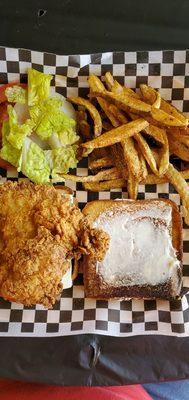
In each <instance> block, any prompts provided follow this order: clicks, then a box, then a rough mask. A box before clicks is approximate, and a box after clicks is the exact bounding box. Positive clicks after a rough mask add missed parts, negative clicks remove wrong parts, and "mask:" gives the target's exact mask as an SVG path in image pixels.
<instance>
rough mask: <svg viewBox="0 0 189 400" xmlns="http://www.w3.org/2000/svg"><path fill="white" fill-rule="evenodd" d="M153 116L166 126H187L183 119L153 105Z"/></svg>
mask: <svg viewBox="0 0 189 400" xmlns="http://www.w3.org/2000/svg"><path fill="white" fill-rule="evenodd" d="M151 116H152V118H153V119H154V120H155V121H158V122H159V123H161V124H162V125H164V126H168V127H169V126H170V127H172V126H183V127H184V126H186V125H185V123H183V122H182V121H181V120H179V119H177V118H175V117H174V116H173V115H170V114H167V113H166V112H165V111H163V110H160V109H157V108H155V107H153V106H152V107H151Z"/></svg>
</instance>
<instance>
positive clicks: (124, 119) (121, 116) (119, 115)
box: [109, 104, 137, 125]
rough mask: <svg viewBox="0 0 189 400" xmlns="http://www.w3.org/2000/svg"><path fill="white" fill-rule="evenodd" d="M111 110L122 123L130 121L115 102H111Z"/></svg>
mask: <svg viewBox="0 0 189 400" xmlns="http://www.w3.org/2000/svg"><path fill="white" fill-rule="evenodd" d="M109 110H110V111H111V113H112V114H113V115H114V116H115V117H116V118H117V119H118V120H119V122H120V125H121V124H126V123H127V122H128V119H127V117H126V116H125V114H124V113H123V112H122V111H120V110H119V108H117V107H116V106H115V105H114V104H110V105H109ZM136 117H137V116H136ZM136 119H137V118H136Z"/></svg>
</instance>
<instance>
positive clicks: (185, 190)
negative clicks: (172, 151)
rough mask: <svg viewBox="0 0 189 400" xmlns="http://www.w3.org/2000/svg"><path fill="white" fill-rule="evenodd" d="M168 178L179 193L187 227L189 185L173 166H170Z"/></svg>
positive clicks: (188, 222)
mask: <svg viewBox="0 0 189 400" xmlns="http://www.w3.org/2000/svg"><path fill="white" fill-rule="evenodd" d="M166 176H167V177H168V179H169V181H170V182H171V183H172V185H173V186H174V187H175V189H176V190H177V192H178V193H179V195H180V197H181V199H182V203H183V211H184V219H185V222H186V224H187V225H189V187H188V183H187V182H186V181H185V179H184V178H183V177H182V175H181V174H180V172H179V171H177V170H176V168H174V167H173V165H172V164H169V168H168V170H167V172H166Z"/></svg>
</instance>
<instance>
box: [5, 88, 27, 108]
mask: <svg viewBox="0 0 189 400" xmlns="http://www.w3.org/2000/svg"><path fill="white" fill-rule="evenodd" d="M5 96H6V97H7V100H8V101H9V102H10V103H21V104H25V103H26V98H27V91H26V89H24V88H22V87H21V86H17V85H15V86H11V87H8V88H7V89H6V90H5Z"/></svg>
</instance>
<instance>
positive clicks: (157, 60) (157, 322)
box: [0, 48, 189, 337]
mask: <svg viewBox="0 0 189 400" xmlns="http://www.w3.org/2000/svg"><path fill="white" fill-rule="evenodd" d="M29 67H33V68H36V69H37V70H39V71H43V72H46V73H50V74H52V75H53V76H54V79H53V83H52V85H53V86H55V87H56V91H57V92H58V93H61V94H62V95H64V96H71V95H78V94H79V95H80V96H86V95H87V93H88V84H87V78H88V76H89V74H90V73H93V74H96V75H98V76H101V75H104V73H105V72H106V71H111V72H112V74H113V75H114V77H115V78H116V79H117V80H118V81H119V82H120V83H122V84H124V83H126V84H127V85H128V86H130V87H131V88H138V87H139V84H140V83H147V84H149V85H151V86H153V87H155V88H158V89H160V93H161V95H162V96H163V97H164V99H166V100H171V101H172V103H173V105H175V106H176V107H178V108H179V109H180V110H182V111H184V112H186V113H187V112H189V51H150V52H147V51H145V52H126V53H124V52H120V53H104V54H92V55H81V56H79V55H76V56H61V55H55V54H49V53H41V52H36V51H30V50H25V49H11V48H0V84H4V83H7V82H11V81H21V82H26V81H27V68H29ZM75 172H76V173H77V174H78V175H87V173H88V170H87V160H86V159H85V160H82V162H80V163H79V165H78V167H77V169H76V171H75ZM0 175H1V178H0V183H4V182H5V181H6V180H23V179H26V178H24V177H23V176H22V175H21V174H18V173H17V172H16V171H15V169H14V168H12V169H11V170H9V171H4V170H0ZM66 183H67V185H68V186H70V187H71V188H72V189H74V190H75V195H76V198H77V200H78V202H79V206H80V207H81V208H83V206H84V205H85V203H86V202H87V201H91V200H96V199H115V198H127V193H126V192H122V190H121V189H120V190H115V189H114V190H111V191H106V192H100V193H90V192H86V191H84V190H83V188H82V185H81V184H80V183H73V182H66ZM162 197H163V198H169V199H171V200H173V201H175V202H176V203H177V204H178V205H180V198H179V195H178V194H177V193H176V192H175V190H174V188H173V187H172V185H170V184H161V185H146V186H144V185H141V186H140V187H139V195H138V198H139V199H149V198H162ZM183 233H184V277H183V292H184V295H183V297H182V299H180V300H174V301H171V302H169V301H164V300H157V301H156V300H128V301H125V300H124V301H118V300H112V301H103V300H93V299H88V298H85V297H84V291H83V284H82V283H83V282H82V276H79V277H78V279H77V281H76V282H75V283H74V286H73V287H72V288H71V289H67V290H64V291H63V292H62V295H61V299H60V301H58V302H57V303H56V305H55V307H54V308H53V310H46V309H44V308H43V307H42V306H39V305H36V306H35V307H31V308H28V307H24V306H23V305H21V304H16V303H9V302H6V301H4V300H3V299H0V336H18V337H19V336H31V337H35V336H43V337H44V336H64V335H73V334H81V333H98V334H103V335H110V336H132V335H142V334H159V335H172V336H189V228H188V227H187V226H185V225H184V232H183Z"/></svg>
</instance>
